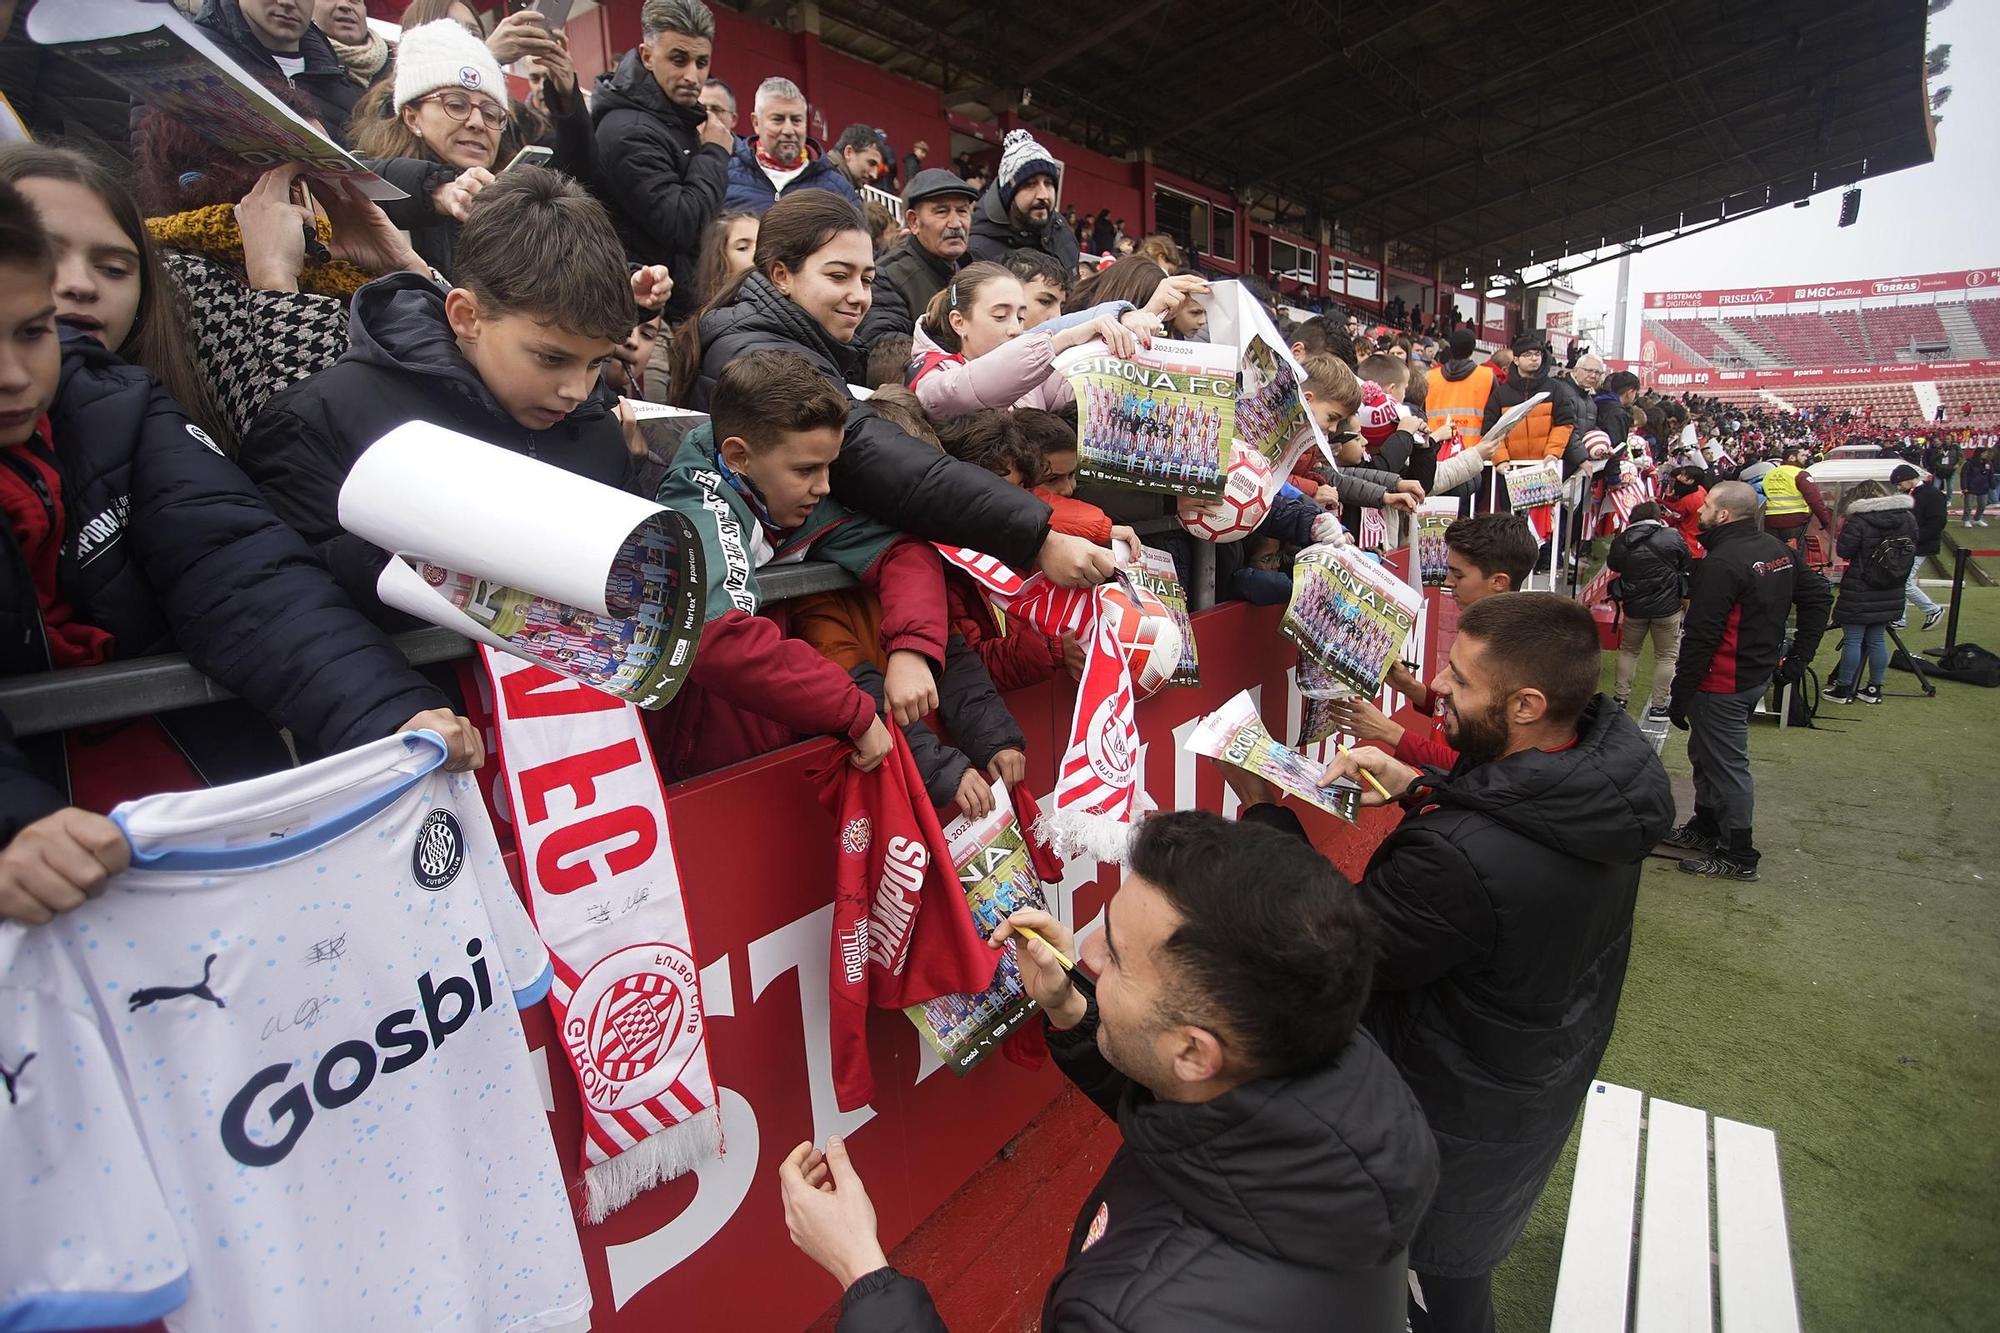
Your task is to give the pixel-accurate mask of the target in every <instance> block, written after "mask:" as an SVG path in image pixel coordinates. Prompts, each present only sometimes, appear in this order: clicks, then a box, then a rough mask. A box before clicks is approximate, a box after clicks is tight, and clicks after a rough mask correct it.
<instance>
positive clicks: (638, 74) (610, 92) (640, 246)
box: [590, 50, 729, 324]
mask: <svg viewBox="0 0 2000 1333" xmlns="http://www.w3.org/2000/svg"><path fill="white" fill-rule="evenodd" d="M707 114H708V113H707V112H706V111H704V110H703V109H702V107H701V105H700V104H699V103H697V104H696V105H694V106H691V107H684V106H679V105H677V104H675V103H673V102H670V101H668V100H667V95H666V94H665V93H664V92H662V91H660V85H659V82H658V81H657V80H655V79H654V78H653V72H652V71H651V70H649V69H647V68H646V67H645V65H643V64H642V63H640V60H639V53H638V52H637V51H636V50H634V51H627V52H626V53H625V57H624V59H622V60H620V61H619V62H618V68H617V69H615V70H612V71H610V72H609V73H605V74H600V75H598V76H597V90H596V92H595V93H594V94H592V96H591V99H590V118H591V120H592V121H594V122H595V123H596V126H597V130H596V135H597V184H596V190H597V196H598V198H600V199H602V200H603V201H604V207H605V209H606V210H607V211H609V212H610V214H611V223H612V225H613V226H615V227H616V228H617V229H618V239H619V240H621V241H623V242H624V243H625V255H626V258H628V259H630V260H631V261H632V262H633V263H635V264H665V265H666V266H667V268H668V269H669V270H670V271H671V272H672V273H673V275H674V294H673V296H672V297H671V298H670V299H669V300H668V301H667V310H666V316H667V322H668V323H669V324H678V323H680V321H681V320H683V319H685V318H687V317H688V316H689V315H691V314H693V313H694V311H695V308H696V307H697V306H699V305H700V304H701V301H700V293H699V292H697V291H696V290H695V278H696V270H697V268H698V267H699V266H700V262H701V240H702V233H703V232H704V231H705V230H706V229H707V227H708V224H709V222H710V221H711V220H712V219H713V218H714V217H715V215H716V214H717V213H719V212H721V211H722V200H723V196H724V195H726V194H727V193H728V191H729V150H728V149H727V148H720V147H717V146H716V145H714V144H705V143H703V142H702V141H701V133H700V131H701V122H702V120H703V119H704V118H705V117H706V115H707Z"/></svg>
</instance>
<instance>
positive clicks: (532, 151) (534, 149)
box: [501, 143, 556, 175]
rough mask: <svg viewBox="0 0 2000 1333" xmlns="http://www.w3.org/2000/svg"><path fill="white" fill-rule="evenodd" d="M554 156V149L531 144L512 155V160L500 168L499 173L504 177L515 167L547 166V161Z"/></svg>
mask: <svg viewBox="0 0 2000 1333" xmlns="http://www.w3.org/2000/svg"><path fill="white" fill-rule="evenodd" d="M555 155H556V150H555V149H553V148H544V147H543V146H542V145H540V144H538V143H531V144H529V145H528V146H527V147H526V148H523V149H522V150H521V151H520V152H518V153H516V154H514V160H513V161H511V162H509V163H508V164H507V165H506V166H505V167H502V168H501V173H502V174H503V175H504V174H505V173H507V172H509V171H512V170H513V169H514V168H515V167H545V166H547V165H548V164H549V159H550V158H552V157H554V156H555Z"/></svg>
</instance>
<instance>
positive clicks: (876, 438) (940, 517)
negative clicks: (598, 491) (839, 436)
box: [681, 273, 1049, 569]
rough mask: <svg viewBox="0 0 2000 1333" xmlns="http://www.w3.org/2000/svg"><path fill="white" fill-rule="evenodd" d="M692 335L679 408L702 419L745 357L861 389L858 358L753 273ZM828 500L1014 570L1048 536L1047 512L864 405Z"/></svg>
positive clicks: (854, 412) (857, 408)
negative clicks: (763, 357) (696, 349)
mask: <svg viewBox="0 0 2000 1333" xmlns="http://www.w3.org/2000/svg"><path fill="white" fill-rule="evenodd" d="M700 334H701V372H700V374H699V375H698V376H697V378H696V382H695V383H694V384H692V385H690V386H689V388H688V391H687V393H686V394H684V395H682V396H681V402H683V403H684V404H686V405H687V406H689V407H694V408H699V409H700V410H702V411H704V412H705V411H707V410H708V400H709V395H710V394H711V393H712V392H713V391H714V389H715V381H716V378H717V377H718V376H720V375H721V374H722V368H723V367H724V366H726V365H728V364H729V363H730V362H732V361H734V360H736V359H737V358H738V357H741V356H745V355H747V354H748V353H751V352H758V351H767V350H770V351H780V352H793V353H796V354H798V355H800V356H803V357H805V358H806V360H808V361H810V362H812V363H813V366H814V368H816V369H817V370H819V371H820V373H822V374H824V375H825V376H826V377H827V378H828V379H830V380H832V381H834V383H836V384H838V385H840V386H841V387H842V389H843V390H845V388H846V386H847V385H848V384H849V383H850V382H859V380H860V375H861V368H860V353H859V352H858V351H857V350H856V349H855V348H853V347H851V346H842V345H841V344H839V343H836V342H834V341H833V340H832V339H831V338H829V337H827V336H826V331H825V330H824V329H822V328H820V326H819V325H818V324H817V323H816V322H814V320H813V318H812V316H810V315H808V314H807V313H806V312H805V311H804V310H802V309H800V308H799V306H798V305H797V304H795V303H794V302H792V301H791V300H790V299H788V298H787V297H785V296H784V295H783V294H782V293H781V292H779V291H778V289H777V288H776V287H774V286H772V285H771V282H770V280H769V279H768V278H766V277H765V276H764V275H763V274H761V273H753V274H751V275H750V276H749V278H747V279H746V280H745V281H744V283H743V286H742V288H741V289H740V290H739V291H738V293H737V296H736V299H735V300H733V301H731V302H730V303H729V304H727V305H723V306H718V307H717V308H716V309H714V310H711V311H709V312H708V313H707V314H705V315H703V316H702V318H701V328H700ZM833 498H834V499H836V500H838V501H840V502H841V503H842V504H844V505H846V506H847V507H848V508H849V509H854V510H859V511H860V512H861V513H864V514H869V515H871V516H873V517H875V518H878V519H880V520H881V521H882V522H884V523H887V524H889V525H890V526H891V527H895V528H900V529H902V530H903V531H904V532H908V533H912V534H914V535H916V536H919V537H923V538H925V539H926V540H928V541H939V542H950V543H952V544H953V545H955V546H969V547H971V548H973V549H974V550H978V551H984V552H986V553H987V554H988V555H992V556H998V557H999V558H1000V559H1002V560H1005V561H1006V562H1007V563H1008V564H1010V565H1013V566H1015V567H1016V568H1019V569H1027V568H1030V567H1032V566H1033V565H1034V563H1035V557H1036V555H1037V553H1038V552H1040V550H1041V548H1042V541H1043V540H1044V539H1045V538H1046V537H1047V536H1048V534H1049V507H1048V505H1047V504H1046V503H1044V502H1043V501H1041V500H1038V499H1036V498H1035V497H1034V496H1033V495H1032V494H1030V493H1029V492H1027V491H1024V490H1022V489H1021V488H1020V487H1019V486H1010V485H1008V484H1007V483H1006V482H1005V481H1002V480H1001V479H1000V478H998V477H996V476H994V475H993V474H992V473H990V472H988V471H987V470H986V469H985V468H982V467H978V466H975V465H974V464H971V463H961V462H960V461H958V460H957V459H955V458H952V457H951V456H949V455H947V454H944V453H941V452H939V451H938V450H936V449H933V448H932V447H931V446H929V445H927V444H924V443H922V442H921V441H918V440H913V439H911V438H910V437H909V436H907V435H905V434H903V432H902V431H900V430H898V429H897V428H896V427H894V426H892V425H890V424H889V423H888V422H886V421H884V420H882V419H881V418H880V417H878V416H876V415H875V413H874V412H873V411H871V410H869V407H868V405H867V404H866V403H856V404H854V406H853V408H852V409H851V410H850V411H849V412H848V414H847V437H846V441H845V443H843V444H842V445H841V449H840V457H839V458H838V459H837V460H835V462H834V465H833Z"/></svg>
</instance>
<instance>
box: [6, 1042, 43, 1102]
mask: <svg viewBox="0 0 2000 1333" xmlns="http://www.w3.org/2000/svg"><path fill="white" fill-rule="evenodd" d="M34 1058H35V1053H34V1052H33V1051H29V1052H28V1053H27V1054H26V1055H24V1056H22V1057H21V1062H20V1063H19V1064H17V1065H15V1066H14V1067H13V1068H12V1069H9V1068H7V1066H5V1065H0V1083H5V1084H6V1085H7V1105H9V1106H19V1105H20V1104H21V1097H20V1094H19V1093H18V1092H17V1091H16V1085H17V1084H18V1083H19V1082H20V1079H21V1071H22V1070H24V1069H26V1068H27V1067H28V1062H29V1061H30V1060H32V1059H34Z"/></svg>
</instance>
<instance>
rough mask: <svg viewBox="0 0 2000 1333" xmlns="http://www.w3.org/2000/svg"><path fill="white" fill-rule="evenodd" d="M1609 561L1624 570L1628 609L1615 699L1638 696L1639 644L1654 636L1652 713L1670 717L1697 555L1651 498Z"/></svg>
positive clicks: (1621, 592)
mask: <svg viewBox="0 0 2000 1333" xmlns="http://www.w3.org/2000/svg"><path fill="white" fill-rule="evenodd" d="M1605 564H1606V565H1607V566H1608V567H1609V568H1610V570H1611V572H1612V573H1614V574H1616V575H1617V576H1618V579H1617V581H1616V582H1615V583H1613V584H1612V585H1611V588H1612V596H1614V597H1616V598H1617V599H1618V601H1619V603H1620V604H1621V605H1622V606H1623V607H1624V609H1625V628H1624V634H1623V637H1622V638H1620V639H1619V641H1618V689H1617V694H1616V696H1615V697H1614V698H1613V699H1612V702H1613V703H1615V704H1617V705H1618V706H1619V707H1620V708H1623V707H1625V701H1626V700H1627V699H1629V698H1631V696H1632V678H1633V677H1634V676H1636V675H1638V673H1639V650H1640V649H1641V648H1643V647H1645V645H1646V640H1647V639H1649V638H1650V639H1651V640H1652V641H1653V695H1652V699H1651V701H1650V702H1649V704H1648V706H1647V712H1648V715H1649V716H1654V717H1658V718H1659V719H1661V720H1663V721H1664V720H1665V718H1666V716H1667V700H1668V698H1669V696H1671V695H1672V693H1673V688H1674V665H1675V663H1677V662H1678V661H1679V660H1680V655H1681V616H1682V614H1683V613H1684V612H1685V611H1686V610H1687V590H1688V580H1689V579H1690V578H1692V577H1694V557H1693V556H1692V555H1690V554H1689V553H1688V548H1687V543H1686V542H1684V541H1682V540H1681V535H1680V533H1678V532H1676V531H1674V530H1673V529H1672V528H1670V527H1668V526H1667V525H1666V524H1665V523H1664V522H1662V521H1661V520H1660V507H1659V506H1658V505H1657V504H1654V503H1653V502H1652V501H1650V500H1648V501H1646V502H1645V503H1644V504H1640V505H1634V506H1633V508H1632V522H1631V525H1630V526H1629V527H1627V528H1626V529H1625V530H1624V531H1623V532H1621V533H1619V534H1618V535H1617V536H1616V537H1614V538H1612V539H1611V554H1610V556H1609V557H1607V558H1606V560H1605Z"/></svg>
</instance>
